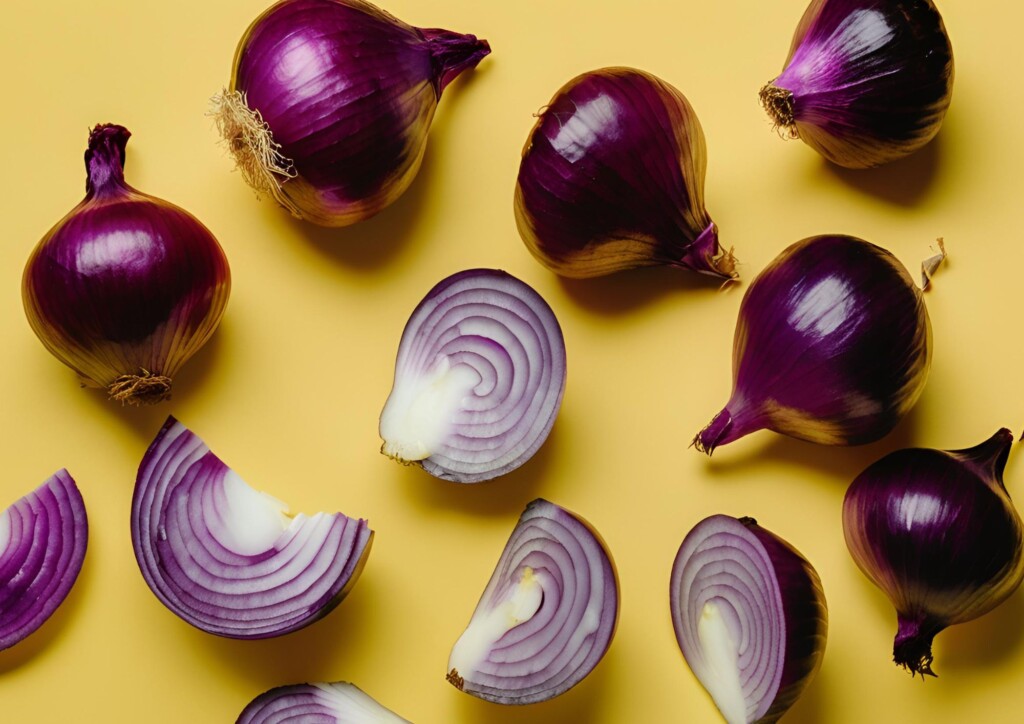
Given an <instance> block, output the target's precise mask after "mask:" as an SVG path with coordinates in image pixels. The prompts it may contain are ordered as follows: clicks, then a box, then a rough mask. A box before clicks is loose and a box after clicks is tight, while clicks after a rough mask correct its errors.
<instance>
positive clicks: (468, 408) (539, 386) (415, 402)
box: [380, 269, 565, 483]
mask: <svg viewBox="0 0 1024 724" xmlns="http://www.w3.org/2000/svg"><path fill="white" fill-rule="evenodd" d="M564 391H565V343H564V341H563V339H562V329H561V327H559V326H558V320H557V319H555V315H554V313H553V312H552V311H551V307H549V306H548V305H547V302H545V301H544V300H543V299H542V298H541V297H540V295H539V294H537V292H535V291H534V290H533V289H532V288H531V287H529V286H528V285H527V284H525V283H523V282H521V281H519V280H518V279H516V278H515V277H513V276H512V275H510V274H507V273H505V272H503V271H497V270H494V269H471V270H468V271H464V272H460V273H458V274H454V275H452V276H450V277H448V278H447V279H445V280H444V281H442V282H441V283H440V284H438V285H437V286H435V287H434V288H433V289H432V290H430V293H429V294H427V296H426V297H425V298H424V299H423V301H422V302H420V304H419V306H418V307H417V308H416V310H415V311H414V312H413V313H412V317H410V319H409V322H408V324H406V327H405V331H404V332H403V333H402V341H401V344H400V345H399V347H398V359H397V361H396V363H395V382H394V386H393V388H392V390H391V395H390V396H389V397H388V400H387V402H386V403H385V405H384V410H383V412H381V416H380V436H381V438H383V440H384V445H383V446H382V447H381V452H382V453H384V454H385V455H387V456H388V457H391V458H393V459H395V460H398V461H399V462H402V463H407V464H410V463H415V464H418V465H420V466H422V467H423V469H424V470H426V471H427V472H428V473H430V474H431V475H434V476H436V477H438V478H444V479H446V480H454V481H456V482H459V483H477V482H481V481H483V480H490V479H491V478H495V477H497V476H499V475H504V474H505V473H507V472H509V471H511V470H514V469H516V468H518V467H519V466H520V465H522V464H523V463H525V462H526V461H527V460H529V459H530V458H531V457H532V456H533V454H534V453H535V452H536V451H537V449H538V448H539V447H540V446H541V445H542V444H543V443H544V441H545V440H546V439H547V436H548V433H550V432H551V427H552V425H554V423H555V416H556V415H557V414H558V409H559V407H560V406H561V404H562V394H563V392H564Z"/></svg>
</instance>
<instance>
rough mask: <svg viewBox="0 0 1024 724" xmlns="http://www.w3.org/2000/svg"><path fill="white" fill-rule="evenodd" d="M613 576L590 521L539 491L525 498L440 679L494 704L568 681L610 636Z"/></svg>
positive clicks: (550, 692)
mask: <svg viewBox="0 0 1024 724" xmlns="http://www.w3.org/2000/svg"><path fill="white" fill-rule="evenodd" d="M618 616H619V581H618V578H617V577H616V573H615V566H614V564H613V563H612V560H611V557H610V556H609V554H608V549H607V547H606V546H605V543H604V541H603V540H602V539H601V536H599V535H598V533H597V531H595V530H594V529H593V528H592V527H591V526H590V524H589V523H587V522H586V521H585V520H583V519H582V518H580V517H579V516H577V515H576V514H575V513H571V512H569V511H568V510H566V509H565V508H561V507H559V506H557V505H555V504H554V503H549V502H548V501H546V500H543V499H540V498H538V499H537V500H535V501H533V502H532V503H530V504H529V505H527V506H526V510H525V511H523V514H522V516H521V517H520V518H519V522H518V523H517V524H516V527H515V529H514V530H513V531H512V535H511V537H510V538H509V540H508V543H507V544H506V545H505V550H504V551H502V553H501V558H500V559H499V560H498V565H497V566H496V567H495V569H494V574H493V575H492V576H491V580H490V581H488V583H487V588H485V589H484V593H483V595H482V596H481V597H480V603H478V604H477V607H476V610H475V611H474V612H473V617H472V618H471V619H470V621H469V626H467V627H466V631H465V633H463V634H462V636H461V637H460V638H459V640H458V641H457V642H456V643H455V646H454V648H452V654H451V657H450V658H449V659H448V676H447V679H448V681H449V682H451V683H452V684H453V685H454V686H455V687H456V688H458V689H459V690H460V691H465V692H466V693H467V694H472V695H473V696H476V697H479V698H481V699H486V700H487V701H492V702H495V703H497V704H533V703H536V702H538V701H545V700H547V699H551V698H554V697H556V696H559V695H560V694H564V693H565V692H566V691H568V690H569V689H571V688H572V687H574V686H576V684H578V683H580V681H582V680H583V679H584V677H586V675H587V674H589V673H590V672H591V671H593V669H594V667H595V666H597V664H598V662H599V661H600V660H601V658H602V657H603V656H604V655H605V652H606V651H607V650H608V646H609V645H610V644H611V641H612V636H613V635H614V634H615V627H616V624H617V623H618Z"/></svg>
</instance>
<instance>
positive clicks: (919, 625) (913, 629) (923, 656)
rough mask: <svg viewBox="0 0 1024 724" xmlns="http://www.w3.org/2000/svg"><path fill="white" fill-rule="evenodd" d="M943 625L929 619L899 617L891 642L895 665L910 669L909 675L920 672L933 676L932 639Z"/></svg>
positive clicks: (922, 676)
mask: <svg viewBox="0 0 1024 724" xmlns="http://www.w3.org/2000/svg"><path fill="white" fill-rule="evenodd" d="M944 628H945V626H944V625H942V624H938V623H935V622H932V621H929V620H923V621H917V620H915V621H910V620H907V619H905V618H903V617H902V616H900V618H899V629H898V630H897V631H896V639H895V641H894V642H893V648H892V660H893V661H895V662H896V665H897V666H902V667H903V668H904V669H907V670H908V671H910V675H911V677H913V676H914V675H915V674H920V675H921V678H922V679H924V677H925V675H926V674H927V675H928V676H935V675H936V674H935V672H934V671H932V659H933V657H932V639H934V638H935V635H936V634H937V633H939V631H941V630H942V629H944Z"/></svg>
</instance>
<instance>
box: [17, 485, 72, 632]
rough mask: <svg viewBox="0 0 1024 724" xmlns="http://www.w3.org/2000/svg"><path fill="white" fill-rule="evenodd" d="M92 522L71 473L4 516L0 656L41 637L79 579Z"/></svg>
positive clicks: (30, 495) (42, 489) (42, 488)
mask: <svg viewBox="0 0 1024 724" xmlns="http://www.w3.org/2000/svg"><path fill="white" fill-rule="evenodd" d="M88 540H89V522H88V519H87V517H86V514H85V503H84V502H83V500H82V494H81V493H80V492H79V491H78V486H77V485H75V481H74V480H73V479H72V478H71V476H70V475H69V474H68V471H67V470H58V471H57V472H56V473H54V474H53V475H52V476H51V477H50V478H49V479H48V480H47V481H46V482H45V483H43V484H42V485H40V486H39V487H38V488H36V489H35V490H33V491H32V492H31V493H29V494H28V495H25V496H24V497H22V498H20V499H19V500H16V501H15V502H14V503H13V504H12V505H11V506H10V507H9V508H7V509H6V510H4V511H3V512H2V513H0V651H3V650H4V649H7V648H10V647H11V646H14V645H15V644H17V643H18V642H20V641H22V640H23V639H24V638H25V637H26V636H28V635H29V634H31V633H32V632H34V631H36V630H37V629H38V628H39V627H40V626H42V625H43V623H45V622H46V619H48V618H50V616H52V615H53V612H54V611H56V610H57V608H58V607H59V606H60V605H61V603H63V602H64V599H65V598H66V597H67V595H68V593H69V592H70V591H71V587H72V586H73V585H74V584H75V581H76V580H77V579H78V574H79V572H80V571H81V570H82V562H83V561H84V560H85V549H86V545H87V544H88Z"/></svg>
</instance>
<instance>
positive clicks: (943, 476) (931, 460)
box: [843, 428, 1024, 678]
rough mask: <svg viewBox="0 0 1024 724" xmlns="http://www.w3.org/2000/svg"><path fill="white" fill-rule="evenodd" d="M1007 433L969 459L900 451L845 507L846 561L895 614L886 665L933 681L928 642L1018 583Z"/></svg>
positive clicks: (1022, 556) (1020, 545)
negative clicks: (850, 559) (896, 626)
mask: <svg viewBox="0 0 1024 724" xmlns="http://www.w3.org/2000/svg"><path fill="white" fill-rule="evenodd" d="M1012 443H1013V435H1012V434H1011V433H1010V431H1009V430H1007V429H1005V428H1004V429H1002V430H999V431H998V432H997V433H996V434H995V435H993V436H992V437H991V438H989V439H988V440H986V441H985V442H983V443H981V444H980V445H978V446H977V447H973V448H970V449H968V450H953V451H945V450H931V449H909V450H899V451H897V452H894V453H891V454H889V455H886V456H885V457H884V458H882V459H881V460H879V461H878V462H876V463H874V464H873V465H871V466H870V467H868V469H867V470H865V471H864V472H863V473H861V474H860V475H858V476H857V478H856V479H855V480H854V481H853V483H852V484H851V485H850V487H849V489H848V490H847V491H846V499H845V500H844V501H843V532H844V534H845V536H846V545H847V547H848V548H849V549H850V554H851V555H852V556H853V559H854V560H855V561H856V562H857V565H858V566H859V567H860V569H861V571H863V572H864V575H866V576H867V577H868V578H869V579H870V580H871V582H872V583H874V584H875V585H876V586H878V587H879V588H881V589H882V590H883V591H885V594H886V595H887V596H888V597H889V600H890V601H892V603H893V605H894V606H895V607H896V613H897V615H898V621H899V629H898V631H897V633H896V639H895V642H894V644H893V660H894V661H895V662H896V663H897V664H899V665H900V666H902V667H904V668H906V669H909V670H910V672H911V674H912V675H913V674H921V676H922V678H923V677H924V675H925V674H930V675H933V676H934V673H933V672H932V668H931V664H932V639H933V638H934V637H935V635H936V634H938V633H939V632H940V631H942V630H943V629H944V628H946V627H947V626H951V625H953V624H957V623H963V622H964V621H970V620H971V619H975V618H977V617H979V616H981V615H983V614H985V613H988V612H989V611H991V610H992V609H993V608H995V607H996V606H998V605H999V604H1000V603H1002V602H1003V601H1005V600H1006V599H1007V598H1009V597H1010V595H1011V594H1012V593H1013V592H1014V591H1015V590H1017V587H1018V586H1020V584H1021V581H1022V580H1024V528H1022V525H1021V519H1020V516H1019V515H1018V514H1017V510H1016V509H1015V508H1014V506H1013V503H1012V502H1011V501H1010V496H1009V494H1008V493H1007V492H1006V487H1005V486H1004V485H1003V468H1004V467H1005V466H1006V459H1007V457H1008V456H1009V454H1010V445H1011V444H1012Z"/></svg>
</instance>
